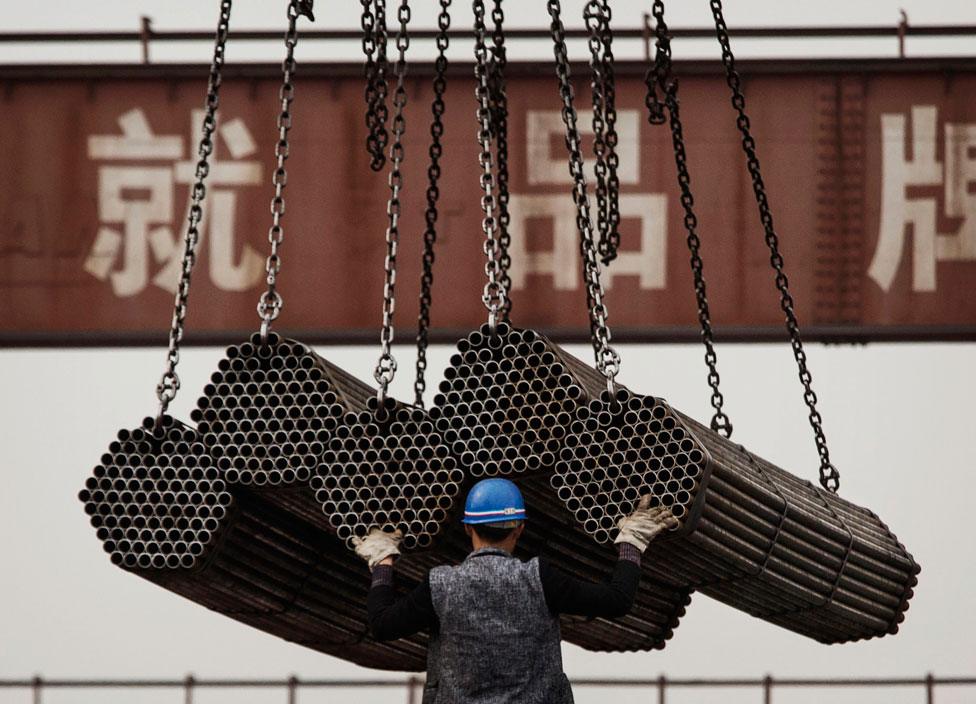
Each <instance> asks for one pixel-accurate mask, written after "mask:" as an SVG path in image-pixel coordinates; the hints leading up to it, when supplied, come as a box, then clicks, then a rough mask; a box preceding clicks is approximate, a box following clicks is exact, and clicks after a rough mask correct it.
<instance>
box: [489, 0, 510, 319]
mask: <svg viewBox="0 0 976 704" xmlns="http://www.w3.org/2000/svg"><path fill="white" fill-rule="evenodd" d="M491 20H492V23H493V24H494V29H493V32H492V38H491V41H492V46H491V63H490V64H489V68H488V81H489V88H488V90H489V96H490V98H491V104H492V110H491V115H492V132H493V135H494V138H495V178H496V179H497V184H498V201H497V204H496V205H497V207H498V265H499V269H500V281H501V285H502V287H503V288H504V289H505V291H509V292H510V291H511V290H512V279H511V277H510V275H509V273H508V272H509V269H510V268H511V266H512V258H511V256H510V255H509V253H508V250H509V247H510V246H511V243H512V237H511V234H510V233H509V224H510V223H511V215H510V214H509V212H508V202H509V192H508V93H507V91H506V87H505V67H506V66H507V65H508V57H507V55H506V53H505V13H504V11H503V10H502V0H495V3H494V6H493V7H492V11H491ZM511 313H512V298H511V296H507V297H506V298H505V304H504V306H503V307H502V310H501V317H502V319H503V320H508V319H509V318H510V317H511Z"/></svg>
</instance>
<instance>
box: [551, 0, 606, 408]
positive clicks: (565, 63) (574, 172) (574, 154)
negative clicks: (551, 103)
mask: <svg viewBox="0 0 976 704" xmlns="http://www.w3.org/2000/svg"><path fill="white" fill-rule="evenodd" d="M546 9H547V10H548V12H549V17H550V18H551V22H550V25H549V31H550V33H551V35H552V40H553V53H554V55H555V58H556V74H557V76H558V78H559V96H560V98H562V102H563V107H562V119H563V124H564V125H565V126H566V148H567V150H568V151H569V173H570V175H571V176H572V178H573V202H574V203H575V204H576V227H577V229H578V230H579V234H580V254H581V256H582V259H583V278H584V282H585V284H586V300H587V304H588V306H589V313H590V326H591V330H592V341H593V350H594V353H595V357H596V367H597V369H598V370H599V371H600V373H601V374H603V376H605V377H606V379H607V391H608V392H609V393H610V397H611V398H613V390H614V388H613V382H614V378H615V377H616V376H617V373H618V372H619V371H620V355H619V354H617V351H616V350H615V349H614V348H613V347H612V346H611V345H610V340H611V336H610V327H609V325H608V323H607V317H608V315H609V313H608V311H607V306H606V304H605V303H604V301H603V296H604V290H603V282H602V281H601V280H600V264H599V262H598V261H597V258H596V244H595V243H594V241H593V221H592V219H591V218H590V204H589V198H588V197H587V195H586V176H585V174H584V173H583V154H582V147H581V140H580V134H579V128H578V127H577V116H576V108H575V107H574V106H573V97H574V95H573V85H572V82H571V80H570V75H569V55H568V53H567V50H566V30H565V28H564V27H563V22H562V19H561V17H560V15H561V10H560V3H559V0H547V2H546Z"/></svg>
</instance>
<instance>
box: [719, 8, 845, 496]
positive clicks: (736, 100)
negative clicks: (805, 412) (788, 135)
mask: <svg viewBox="0 0 976 704" xmlns="http://www.w3.org/2000/svg"><path fill="white" fill-rule="evenodd" d="M710 5H711V9H712V17H713V18H714V20H715V32H716V35H717V37H718V42H719V45H720V46H721V48H722V64H723V65H724V66H725V76H726V83H728V86H729V88H730V89H731V90H732V107H733V108H734V109H735V112H736V120H735V124H736V127H738V129H739V133H740V134H741V136H742V151H743V152H744V153H745V157H746V166H747V168H748V170H749V176H750V177H751V178H752V190H753V193H754V194H755V197H756V204H757V205H758V207H759V220H760V222H762V226H763V230H764V232H765V237H766V245H767V246H768V247H769V254H770V257H769V262H770V265H771V266H772V267H773V270H774V271H775V272H776V277H775V281H776V288H777V290H778V291H779V294H780V308H782V310H783V313H784V314H785V316H786V330H787V332H788V333H789V336H790V345H791V346H792V348H793V357H794V358H795V359H796V365H797V368H798V370H799V377H800V383H801V384H802V385H803V400H804V402H805V403H806V405H807V408H808V409H809V412H810V413H809V420H810V427H811V428H813V434H814V438H815V441H816V445H817V453H818V454H819V455H820V484H821V486H823V487H824V489H826V490H827V491H830V492H834V493H836V492H837V489H838V488H839V487H840V473H839V472H838V471H837V469H836V468H835V467H834V465H833V464H831V462H830V453H829V451H828V449H827V438H826V436H825V435H824V431H823V418H822V417H821V416H820V412H819V411H818V410H817V394H816V393H814V391H813V375H812V374H811V373H810V370H809V368H808V367H807V355H806V352H805V351H804V349H803V340H802V339H801V338H800V324H799V322H798V321H797V317H796V311H795V310H794V301H793V296H792V294H791V293H790V287H789V280H788V279H787V278H786V274H785V273H784V271H783V267H784V261H783V255H782V254H781V253H780V251H779V236H778V235H777V234H776V229H775V227H774V226H773V215H772V212H771V210H770V207H769V199H768V198H767V196H766V186H765V184H764V183H763V179H762V171H761V170H760V166H759V157H758V155H757V154H756V140H755V139H754V138H753V136H752V130H751V126H750V122H749V116H748V115H747V114H746V99H745V96H744V95H743V93H742V81H741V79H740V77H739V74H738V72H737V71H736V69H735V57H734V56H733V55H732V46H731V43H730V40H729V29H728V27H727V26H726V24H725V17H724V16H723V13H722V2H721V0H710Z"/></svg>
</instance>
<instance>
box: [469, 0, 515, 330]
mask: <svg viewBox="0 0 976 704" xmlns="http://www.w3.org/2000/svg"><path fill="white" fill-rule="evenodd" d="M473 9H474V33H475V44H474V57H475V64H474V75H475V81H476V85H475V97H476V98H477V99H478V112H477V115H478V144H479V145H480V147H481V152H480V153H479V155H478V163H479V164H480V165H481V178H480V182H481V191H482V195H481V209H482V212H483V213H484V217H483V218H482V221H481V228H482V230H483V232H484V236H485V242H484V252H485V257H486V261H485V275H486V276H487V277H488V282H487V283H486V284H485V288H484V293H483V294H482V296H481V300H482V302H483V303H484V304H485V307H486V308H487V309H488V325H489V327H490V328H491V329H494V328H495V326H496V325H497V324H498V322H499V321H500V320H501V319H502V316H503V315H504V311H505V310H506V309H507V307H508V300H507V299H508V289H507V288H506V285H505V280H504V276H503V273H502V269H501V251H500V248H499V242H498V218H497V217H496V211H497V205H498V204H497V202H496V196H495V175H494V169H493V167H492V162H493V158H492V153H491V134H492V119H491V115H492V109H491V90H490V85H489V83H490V81H489V75H488V74H489V70H488V48H487V46H486V43H485V36H486V34H487V30H486V28H485V2H484V0H474V2H473Z"/></svg>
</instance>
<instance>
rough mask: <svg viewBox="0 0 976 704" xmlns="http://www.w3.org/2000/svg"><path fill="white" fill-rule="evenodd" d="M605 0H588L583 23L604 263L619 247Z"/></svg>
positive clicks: (613, 103) (609, 41) (616, 162)
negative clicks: (588, 52)
mask: <svg viewBox="0 0 976 704" xmlns="http://www.w3.org/2000/svg"><path fill="white" fill-rule="evenodd" d="M610 19H611V10H610V3H609V0H590V1H589V2H587V3H586V6H585V7H584V9H583V22H584V23H585V25H586V28H587V29H588V30H589V32H590V36H589V40H588V43H589V48H590V71H591V80H590V86H591V89H592V94H593V153H594V156H595V157H596V163H595V165H594V174H595V176H596V202H597V228H598V230H599V233H600V239H599V243H598V245H597V250H598V252H599V254H600V258H601V259H602V260H603V263H604V264H609V263H610V262H611V261H613V260H614V259H616V258H617V250H618V249H619V247H620V178H619V177H618V176H617V167H618V165H619V163H620V158H619V157H618V155H617V141H618V138H617V107H616V88H615V80H614V69H613V60H614V59H613V33H612V32H611V30H610Z"/></svg>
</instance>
